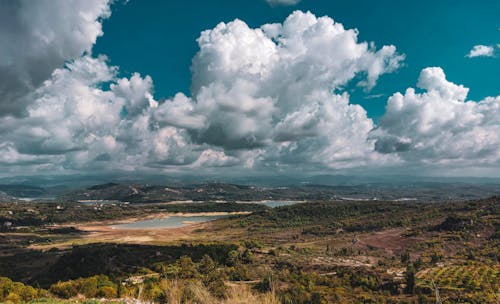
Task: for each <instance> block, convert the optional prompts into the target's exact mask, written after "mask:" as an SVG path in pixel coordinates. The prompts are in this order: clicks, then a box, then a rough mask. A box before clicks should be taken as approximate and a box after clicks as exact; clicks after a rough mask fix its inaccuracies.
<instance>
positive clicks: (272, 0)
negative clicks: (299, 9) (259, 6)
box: [266, 0, 300, 6]
mask: <svg viewBox="0 0 500 304" xmlns="http://www.w3.org/2000/svg"><path fill="white" fill-rule="evenodd" d="M266 2H267V3H269V5H271V6H276V5H285V6H289V5H296V4H297V3H299V2H300V0H266Z"/></svg>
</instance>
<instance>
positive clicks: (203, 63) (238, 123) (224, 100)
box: [155, 11, 404, 167]
mask: <svg viewBox="0 0 500 304" xmlns="http://www.w3.org/2000/svg"><path fill="white" fill-rule="evenodd" d="M357 37H358V32H357V31H356V30H353V29H345V28H344V27H343V25H342V24H340V23H336V22H334V21H333V20H332V19H331V18H329V17H320V18H318V17H316V16H314V15H313V14H311V13H304V12H300V11H297V12H294V13H293V14H291V15H290V16H289V17H288V18H287V19H286V20H285V22H284V23H283V24H265V25H263V26H262V27H260V28H255V29H252V28H250V27H248V25H247V24H245V23H244V22H243V21H240V20H235V21H233V22H230V23H227V24H226V23H220V24H219V25H217V26H216V27H215V28H214V29H212V30H207V31H204V32H203V33H202V34H201V36H200V37H199V38H198V44H199V47H200V50H199V52H198V53H197V54H196V56H195V58H194V59H193V66H192V72H193V81H192V86H191V96H192V97H191V98H188V97H186V96H184V95H182V94H178V95H177V96H176V97H175V98H173V99H171V100H167V101H166V102H165V103H163V104H161V105H160V106H159V108H158V111H156V113H155V118H156V119H157V120H158V121H159V122H160V123H162V124H165V125H172V126H176V127H180V128H184V129H186V130H188V131H189V134H190V136H191V138H192V139H193V140H194V141H195V142H196V143H198V144H208V145H212V146H216V147H220V148H223V149H224V150H229V151H232V150H238V149H258V150H259V151H261V153H260V154H259V159H260V160H261V161H266V162H274V163H280V162H287V163H298V162H300V161H304V160H313V161H314V162H317V163H321V164H322V165H323V166H324V165H326V166H331V167H335V166H336V164H338V163H343V164H344V163H345V164H347V163H350V164H351V165H352V166H356V165H358V164H359V162H358V161H360V162H364V161H366V159H367V158H370V157H371V155H370V153H368V151H370V150H371V149H372V148H371V146H372V144H373V143H371V142H370V141H367V134H368V133H369V131H370V129H371V128H372V127H373V122H372V121H371V119H368V118H367V116H366V112H365V110H364V109H363V108H362V107H360V106H356V105H352V104H350V103H349V97H348V95H347V94H335V93H332V92H333V91H334V90H336V89H341V88H342V87H343V86H345V85H346V84H348V83H349V82H350V81H352V80H353V79H354V78H355V77H356V76H357V75H360V76H362V75H364V76H365V77H364V79H363V78H362V79H363V80H362V81H361V82H360V83H359V85H361V86H365V87H366V88H371V87H372V86H374V85H375V83H376V81H377V79H378V78H379V77H380V75H382V74H384V73H389V72H392V71H394V70H395V69H397V68H398V67H399V65H400V62H401V61H402V60H403V58H404V56H402V55H399V54H398V53H397V52H396V48H395V47H394V46H383V47H382V48H381V49H379V50H377V49H376V48H375V46H374V45H373V44H369V43H366V42H358V39H357ZM285 154H286V155H285Z"/></svg>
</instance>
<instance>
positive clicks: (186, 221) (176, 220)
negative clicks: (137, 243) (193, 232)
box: [113, 215, 227, 229]
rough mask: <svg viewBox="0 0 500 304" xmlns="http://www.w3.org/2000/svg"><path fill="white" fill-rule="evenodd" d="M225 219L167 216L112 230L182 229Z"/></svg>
mask: <svg viewBox="0 0 500 304" xmlns="http://www.w3.org/2000/svg"><path fill="white" fill-rule="evenodd" d="M223 217H227V215H210V216H201V215H198V216H169V217H165V218H159V219H151V220H143V221H137V222H133V223H127V224H119V225H114V226H113V227H114V228H119V229H158V228H178V227H184V226H187V225H190V224H193V223H204V222H209V221H213V220H216V219H220V218H223Z"/></svg>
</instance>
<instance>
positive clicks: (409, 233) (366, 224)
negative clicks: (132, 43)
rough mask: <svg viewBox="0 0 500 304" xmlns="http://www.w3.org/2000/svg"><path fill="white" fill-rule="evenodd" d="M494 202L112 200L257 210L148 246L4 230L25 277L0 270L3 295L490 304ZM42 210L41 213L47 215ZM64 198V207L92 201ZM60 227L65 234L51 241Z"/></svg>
mask: <svg viewBox="0 0 500 304" xmlns="http://www.w3.org/2000/svg"><path fill="white" fill-rule="evenodd" d="M499 203H500V197H493V198H490V199H485V200H477V201H468V202H446V203H411V204H410V203H404V202H335V201H320V202H310V203H306V204H297V205H293V206H284V207H279V208H275V209H269V208H262V207H261V206H258V207H257V206H253V205H252V204H248V205H247V204H244V205H238V204H220V203H206V204H205V203H197V204H172V205H168V204H157V205H147V206H142V207H137V209H135V208H136V207H133V206H119V205H117V206H110V207H109V208H110V210H114V209H113V208H119V209H117V210H122V211H121V212H124V213H125V212H129V214H131V213H133V212H143V213H144V214H145V213H149V212H151V213H153V212H158V211H165V210H166V209H168V211H170V212H200V211H201V210H203V211H207V210H210V211H220V210H217V209H218V208H225V209H224V211H229V210H230V211H241V209H238V207H239V206H242V207H243V208H255V210H252V211H253V213H252V214H249V215H239V216H234V217H230V218H226V219H222V220H218V221H215V222H213V223H211V224H210V225H207V226H204V228H202V229H197V230H195V231H193V232H189V233H190V234H189V238H187V239H185V240H184V241H171V240H170V241H168V242H161V236H159V239H158V240H156V241H155V242H156V243H154V244H152V243H151V244H148V245H146V244H127V243H94V244H86V245H79V246H78V245H73V246H68V245H66V246H61V247H57V246H56V245H57V243H58V242H59V241H64V244H68V240H73V241H75V242H77V241H78V240H80V239H82V238H92V236H91V235H90V236H89V235H86V234H84V233H82V232H81V231H79V230H77V229H72V228H67V227H66V228H64V229H62V230H54V229H53V228H50V229H49V228H47V227H44V226H43V224H40V225H38V226H37V225H35V226H32V228H33V229H34V230H32V231H30V230H27V231H23V230H22V229H17V230H9V232H8V233H4V234H0V238H1V239H0V240H1V241H0V244H1V246H2V247H0V249H1V251H0V252H2V254H0V275H2V276H6V277H9V278H10V279H12V280H15V281H20V282H23V283H13V282H12V281H11V280H10V279H6V278H2V279H1V280H0V282H1V284H0V291H1V293H0V296H1V297H3V298H2V299H3V300H2V299H0V302H2V301H4V302H7V301H10V302H11V303H21V302H30V301H31V303H69V302H67V301H74V302H72V303H85V302H84V301H87V302H86V303H94V302H89V301H98V300H97V299H101V298H103V299H107V300H106V301H115V302H119V301H125V299H140V300H141V301H149V302H155V303H207V304H208V303H210V304H211V303H228V304H229V303H273V304H274V303H282V304H291V303H293V304H301V303H303V304H306V303H309V304H310V303H319V304H321V303H398V304H399V303H435V297H436V294H437V293H438V294H439V295H440V298H441V300H442V303H446V304H451V303H495V302H498V301H499V299H500V286H499V284H498V278H499V276H500V264H499V262H500V239H499V238H498V235H499V228H500V204H499ZM19 206H22V207H19ZM19 206H18V210H21V209H22V208H28V207H26V206H24V205H19ZM47 206H48V205H45V206H42V207H39V208H40V209H36V210H38V211H37V212H39V214H43V215H46V214H47V213H44V212H45V211H43V208H47ZM65 206H66V205H65ZM68 206H69V207H64V208H68V209H65V210H72V208H80V209H81V208H84V209H85V208H87V207H76V206H73V205H68ZM2 208H4V207H2ZM9 208H11V209H13V206H12V205H11V206H9ZM30 208H32V207H30ZM88 208H90V207H88ZM128 208H130V209H128ZM141 208H143V210H140V209H141ZM1 210H6V209H1ZM75 210H77V209H75ZM85 210H86V209H85ZM130 210H132V211H130ZM246 210H249V209H246ZM63 212H64V211H63ZM72 212H73V211H71V212H70V213H69V214H73V213H72ZM74 212H75V213H77V212H76V211H74ZM85 212H89V213H88V214H91V213H90V212H91V211H85ZM92 212H93V211H92ZM107 212H108V211H104V214H107ZM29 213H33V212H31V211H30V212H29ZM15 215H16V213H15V212H13V214H8V213H6V216H15ZM122 215H123V213H122ZM75 216H76V215H75ZM78 216H82V217H86V220H87V219H88V216H84V215H78ZM40 218H41V217H40ZM37 229H38V230H37ZM43 229H46V230H43ZM33 231H38V232H37V233H33ZM41 231H45V232H44V233H45V234H44V233H41ZM145 233H146V234H147V233H148V232H145ZM151 233H152V234H153V232H151ZM58 234H60V235H64V236H65V238H62V237H61V239H60V240H58V239H57V238H54V237H53V236H54V235H58ZM148 235H149V234H148ZM46 238H49V239H50V240H51V242H53V244H54V248H52V249H50V250H48V249H47V248H50V246H47V247H44V249H45V250H37V249H34V248H32V247H30V245H33V244H35V245H37V244H46V243H48V241H47V240H45V241H44V239H46ZM44 242H45V243H44ZM49 244H50V243H49ZM30 286H33V287H30ZM35 286H36V288H35ZM40 287H41V288H44V289H41V288H40ZM436 289H437V290H436ZM36 301H38V302H36ZM44 301H45V302H44ZM50 301H52V302H50ZM99 301H100V300H99Z"/></svg>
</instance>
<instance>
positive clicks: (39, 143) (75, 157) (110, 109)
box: [0, 56, 228, 170]
mask: <svg viewBox="0 0 500 304" xmlns="http://www.w3.org/2000/svg"><path fill="white" fill-rule="evenodd" d="M117 75H118V69H117V68H116V67H113V66H109V65H108V64H107V62H106V57H104V56H100V57H98V58H92V57H90V56H83V57H81V58H79V59H77V60H75V61H72V62H69V63H67V64H66V67H65V68H61V69H56V70H55V71H54V72H53V73H52V76H51V77H50V78H49V79H48V80H47V81H45V82H44V83H43V85H42V86H41V87H40V88H38V89H37V90H36V91H35V92H33V93H32V94H31V95H30V97H31V99H32V100H33V102H32V103H31V104H30V105H29V106H28V107H27V109H26V111H27V115H26V116H24V117H19V118H16V117H12V116H11V117H4V118H3V119H2V120H1V125H2V128H0V134H1V136H2V139H3V144H2V147H0V149H1V150H3V151H4V152H5V154H4V156H3V157H2V159H0V163H5V164H20V163H22V162H30V163H39V164H46V166H47V168H46V169H47V170H91V169H93V168H98V169H99V170H138V169H141V170H142V169H144V168H147V167H158V166H163V167H168V166H177V165H189V164H193V163H196V162H198V163H200V164H202V163H207V162H210V163H217V161H219V163H220V162H223V161H225V160H226V159H228V157H227V156H225V154H224V152H223V151H215V150H211V149H208V148H206V147H201V146H196V145H192V144H191V140H190V138H189V135H188V134H187V131H185V130H182V129H179V128H175V127H172V126H160V125H158V124H157V123H156V122H155V120H154V119H153V115H152V113H153V112H154V111H155V109H156V108H157V105H158V103H157V101H155V100H154V98H153V97H152V90H153V86H152V81H151V78H150V77H149V76H145V77H142V76H141V75H139V74H137V73H135V74H133V75H132V76H131V77H130V78H118V77H117ZM104 83H111V84H110V86H109V90H104V89H102V84H104ZM205 150H207V151H210V152H211V153H212V154H209V155H207V153H208V152H205ZM205 159H207V160H205ZM219 159H220V160H219ZM202 160H203V161H202Z"/></svg>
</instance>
